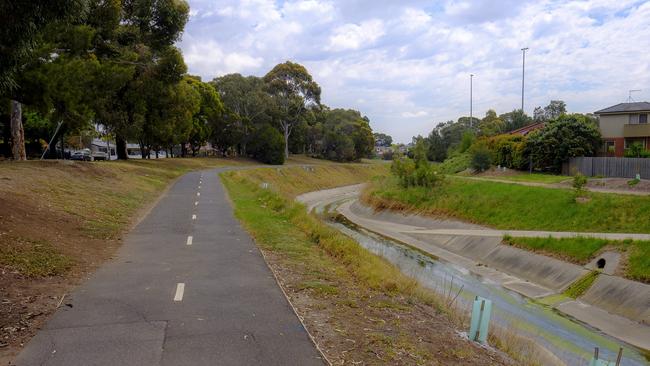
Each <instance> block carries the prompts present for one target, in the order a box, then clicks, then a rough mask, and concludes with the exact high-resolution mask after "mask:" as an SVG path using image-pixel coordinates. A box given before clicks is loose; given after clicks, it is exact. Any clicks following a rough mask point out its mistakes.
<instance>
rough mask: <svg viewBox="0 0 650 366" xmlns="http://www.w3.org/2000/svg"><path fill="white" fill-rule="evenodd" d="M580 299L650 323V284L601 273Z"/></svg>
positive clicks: (643, 322) (629, 317)
mask: <svg viewBox="0 0 650 366" xmlns="http://www.w3.org/2000/svg"><path fill="white" fill-rule="evenodd" d="M580 300H581V301H583V302H586V303H588V304H591V305H594V306H597V307H599V308H601V309H604V310H607V311H608V312H610V313H614V314H619V315H621V316H623V317H626V318H628V319H632V320H636V321H638V322H640V323H642V324H646V325H650V285H646V284H643V283H639V282H635V281H630V280H627V279H625V278H620V277H615V276H607V275H601V276H599V277H598V279H597V280H596V282H595V283H594V284H593V285H592V286H591V288H590V289H589V290H588V291H587V292H586V293H585V294H584V296H582V297H581V298H580Z"/></svg>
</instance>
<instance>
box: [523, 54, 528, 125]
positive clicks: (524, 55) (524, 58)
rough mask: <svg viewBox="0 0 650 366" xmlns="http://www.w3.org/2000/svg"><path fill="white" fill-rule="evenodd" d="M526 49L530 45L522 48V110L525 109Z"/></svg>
mask: <svg viewBox="0 0 650 366" xmlns="http://www.w3.org/2000/svg"><path fill="white" fill-rule="evenodd" d="M526 51H528V47H524V48H522V49H521V57H522V58H521V111H522V112H523V111H524V78H525V76H526Z"/></svg>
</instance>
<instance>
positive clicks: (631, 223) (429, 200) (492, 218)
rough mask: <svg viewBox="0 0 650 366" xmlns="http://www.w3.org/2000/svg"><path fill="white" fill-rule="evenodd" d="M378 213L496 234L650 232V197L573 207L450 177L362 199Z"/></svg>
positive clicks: (388, 184) (378, 188)
mask: <svg viewBox="0 0 650 366" xmlns="http://www.w3.org/2000/svg"><path fill="white" fill-rule="evenodd" d="M364 199H365V201H366V202H368V203H371V204H373V205H374V206H375V207H378V208H394V209H401V210H413V211H419V212H423V213H426V214H430V215H445V216H449V217H456V218H459V219H462V220H466V221H470V222H474V223H479V224H484V225H488V226H491V227H494V228H498V229H512V230H549V231H580V232H624V233H648V232H650V197H645V196H628V195H616V194H605V193H595V192H591V193H589V200H588V201H587V202H584V203H576V201H575V194H574V193H573V192H572V191H570V190H564V189H550V188H544V187H530V186H523V185H516V184H507V183H499V182H489V181H477V180H469V179H464V178H460V177H451V176H449V177H448V179H446V180H445V182H444V184H441V185H440V186H439V187H436V188H435V189H427V188H423V187H409V188H403V187H400V186H399V185H398V184H397V180H396V179H395V178H386V179H384V180H382V181H380V182H377V183H376V184H374V185H373V186H372V187H371V188H370V189H369V190H368V191H367V192H366V193H365V195H364Z"/></svg>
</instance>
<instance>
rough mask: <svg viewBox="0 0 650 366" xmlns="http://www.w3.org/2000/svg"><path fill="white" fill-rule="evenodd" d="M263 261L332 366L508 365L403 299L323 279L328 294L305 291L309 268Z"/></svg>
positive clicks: (443, 318) (444, 319)
mask: <svg viewBox="0 0 650 366" xmlns="http://www.w3.org/2000/svg"><path fill="white" fill-rule="evenodd" d="M263 252H264V255H265V257H266V260H267V262H268V263H269V265H270V267H271V269H272V270H273V272H274V273H275V274H276V276H277V277H278V279H279V281H280V282H281V285H282V287H283V288H284V290H285V292H286V293H287V295H288V296H289V298H290V301H291V303H292V304H293V305H294V307H295V308H296V311H297V312H298V315H299V316H300V317H301V318H302V319H303V322H304V323H305V326H306V327H307V329H308V331H309V332H310V333H311V335H312V336H313V337H314V339H315V341H316V342H317V344H318V345H319V347H320V348H321V350H322V351H323V353H324V354H325V356H326V357H327V359H328V360H329V361H330V362H331V363H332V364H334V365H385V364H390V365H512V364H513V363H512V361H510V360H509V358H508V357H507V356H504V355H503V354H501V353H500V352H497V351H492V350H488V349H485V348H482V347H479V346H477V345H476V344H474V343H472V342H469V341H467V340H466V339H463V338H462V337H461V335H460V334H459V332H458V331H457V329H456V326H455V324H454V322H452V321H450V318H449V314H446V313H442V312H439V311H436V310H435V308H434V307H431V306H428V305H424V304H421V303H418V302H417V301H413V299H408V298H405V297H403V296H389V295H386V294H385V293H382V292H379V291H373V290H369V289H367V288H362V287H360V286H358V284H355V283H354V281H345V280H342V279H341V278H340V277H338V276H327V278H328V280H329V281H331V287H326V288H331V289H336V290H335V291H334V290H327V289H323V288H319V287H317V288H313V287H311V288H305V286H304V282H305V281H306V280H308V279H309V278H310V276H309V275H306V274H307V273H309V269H308V268H306V267H307V266H304V267H305V268H298V267H297V266H296V264H295V262H291V263H289V262H287V261H285V260H283V259H282V258H281V257H280V256H278V255H277V254H275V253H273V252H269V251H267V250H263Z"/></svg>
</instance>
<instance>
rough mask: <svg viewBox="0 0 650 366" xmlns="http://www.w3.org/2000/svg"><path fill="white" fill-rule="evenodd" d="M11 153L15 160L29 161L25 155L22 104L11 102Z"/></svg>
mask: <svg viewBox="0 0 650 366" xmlns="http://www.w3.org/2000/svg"><path fill="white" fill-rule="evenodd" d="M11 152H12V154H13V157H14V160H27V154H26V153H25V130H24V129H23V108H22V105H21V104H20V102H18V101H16V100H12V101H11Z"/></svg>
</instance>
